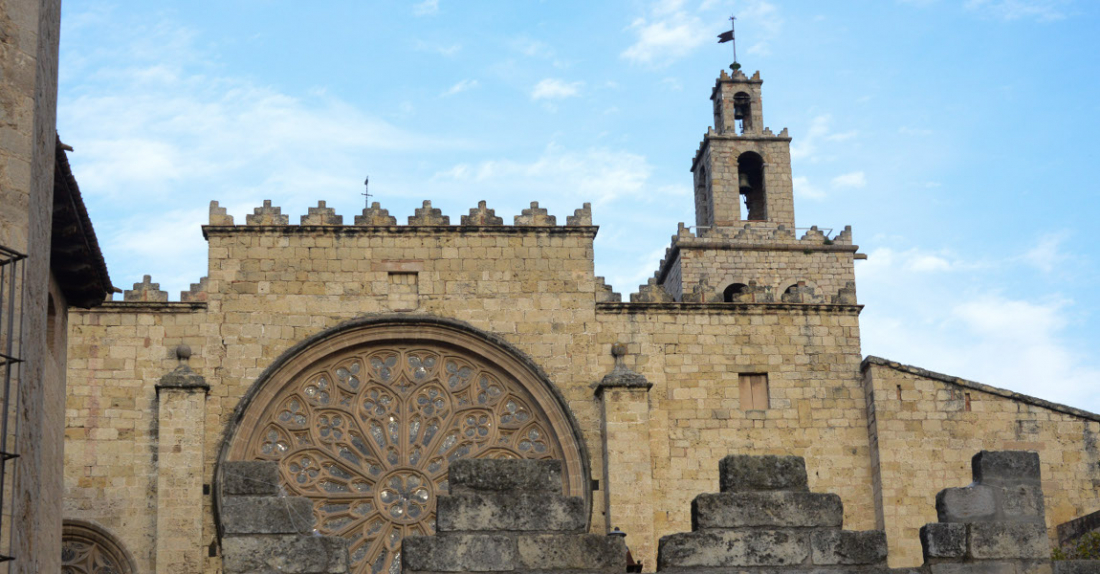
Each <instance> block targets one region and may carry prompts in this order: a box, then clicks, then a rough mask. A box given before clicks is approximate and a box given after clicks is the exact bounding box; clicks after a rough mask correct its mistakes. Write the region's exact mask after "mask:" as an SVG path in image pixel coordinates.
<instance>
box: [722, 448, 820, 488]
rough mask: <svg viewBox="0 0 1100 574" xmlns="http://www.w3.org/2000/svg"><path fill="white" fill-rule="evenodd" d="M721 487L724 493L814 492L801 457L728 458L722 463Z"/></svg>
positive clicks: (735, 456) (743, 456)
mask: <svg viewBox="0 0 1100 574" xmlns="http://www.w3.org/2000/svg"><path fill="white" fill-rule="evenodd" d="M718 485H719V488H720V489H721V491H722V492H745V491H754V490H796V491H809V489H810V488H809V486H808V485H809V483H808V481H807V478H806V461H805V460H804V459H803V458H802V457H800V456H774V455H767V456H750V455H731V456H727V457H725V458H723V459H722V460H721V462H719V463H718Z"/></svg>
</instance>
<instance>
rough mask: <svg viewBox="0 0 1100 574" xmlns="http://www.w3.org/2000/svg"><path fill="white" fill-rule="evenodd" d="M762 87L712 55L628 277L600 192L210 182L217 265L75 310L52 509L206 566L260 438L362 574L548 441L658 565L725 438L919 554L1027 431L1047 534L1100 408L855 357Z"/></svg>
mask: <svg viewBox="0 0 1100 574" xmlns="http://www.w3.org/2000/svg"><path fill="white" fill-rule="evenodd" d="M761 86H762V80H761V79H760V76H759V73H757V74H756V75H754V76H752V77H751V78H750V77H747V76H745V75H744V74H742V73H741V72H739V71H734V72H733V74H732V75H730V74H727V73H726V72H723V73H722V74H721V76H720V77H719V78H718V80H717V82H716V83H715V86H714V89H713V91H712V93H711V100H712V102H713V106H714V127H713V128H710V129H709V130H708V131H707V132H706V134H705V135H704V138H703V141H702V143H701V145H700V147H699V149H698V151H697V153H696V155H695V158H694V160H693V162H692V165H691V171H692V176H693V181H694V186H695V204H696V221H695V222H694V223H695V224H694V225H693V226H691V227H687V226H684V225H683V224H680V226H679V228H678V229H677V230H676V234H675V235H674V236H673V237H672V240H671V244H670V246H669V249H668V251H667V253H666V257H665V259H664V260H663V261H662V262H661V264H660V265H659V268H658V270H657V272H656V273H655V275H654V277H653V278H652V279H651V280H650V281H649V282H648V284H647V285H643V286H641V288H640V289H639V291H638V293H635V294H633V295H631V296H630V297H629V301H623V300H622V298H621V296H620V295H619V294H617V293H614V292H613V291H612V289H611V288H610V287H609V286H607V285H606V284H605V283H604V282H603V280H602V278H600V277H597V276H595V274H594V265H593V240H594V238H595V237H596V234H597V231H598V228H597V227H596V226H595V225H594V223H593V214H592V213H591V211H590V208H589V206H588V205H587V204H586V205H585V206H583V207H582V208H581V209H578V210H576V211H575V213H574V214H572V215H569V216H567V217H566V218H565V221H564V222H562V223H564V224H560V223H559V222H558V220H557V219H556V217H555V216H553V215H550V214H548V213H547V211H546V210H545V209H542V208H540V207H539V206H538V204H537V203H533V204H531V207H530V208H529V209H524V210H523V212H522V214H520V215H517V216H515V218H514V221H513V222H512V224H509V225H505V223H504V219H503V218H502V217H499V216H497V215H496V214H495V213H494V211H493V210H492V209H490V208H488V207H487V206H486V205H485V203H484V202H481V203H480V204H479V205H478V206H477V207H475V208H473V209H471V210H470V212H469V214H468V215H462V216H461V218H460V219H459V220H458V221H453V222H452V220H451V218H450V217H448V216H446V215H443V214H442V213H441V212H440V210H439V209H436V208H433V207H432V206H431V203H430V202H425V203H424V206H423V207H422V208H420V209H417V210H416V212H415V214H413V215H412V216H409V217H408V221H407V223H402V224H398V218H397V217H396V216H394V215H391V214H389V213H388V212H387V210H385V209H382V208H381V206H380V205H379V204H377V203H375V204H373V205H372V206H371V207H370V208H368V209H365V210H364V211H363V213H362V214H361V215H356V216H355V217H354V220H353V221H351V222H345V221H344V219H343V217H342V216H340V215H337V214H335V213H334V211H333V210H332V209H331V208H328V207H326V206H325V204H324V202H320V203H319V204H318V206H317V207H315V208H310V209H309V213H308V214H306V215H303V216H301V219H300V222H299V223H297V224H291V222H290V217H289V216H288V215H286V214H283V213H281V210H280V208H278V207H275V206H272V205H271V204H270V202H266V201H265V202H264V205H263V206H262V207H259V208H257V209H256V210H255V213H253V214H249V215H247V217H246V218H245V221H244V223H243V224H238V223H237V222H236V221H235V219H234V217H233V216H231V215H229V214H227V213H226V211H225V209H223V208H221V207H219V206H218V204H217V202H212V203H211V209H210V220H209V223H208V224H207V225H205V226H203V234H204V236H205V238H206V240H207V242H208V244H209V273H208V275H207V276H206V277H204V278H202V279H201V280H200V281H199V282H198V283H196V284H194V285H192V288H191V290H189V291H187V292H184V293H182V294H181V297H180V300H179V301H169V300H168V296H167V293H165V292H164V291H161V290H160V289H159V286H158V285H157V284H156V283H153V282H152V281H151V278H149V277H148V276H147V277H146V278H145V279H144V281H142V282H141V283H138V284H135V285H134V288H133V289H132V290H128V291H126V292H125V295H124V298H123V300H122V301H108V302H106V303H104V304H103V305H102V306H100V307H98V308H95V309H90V310H87V311H80V312H73V313H72V314H71V316H70V319H69V325H70V326H69V343H68V385H69V391H68V402H67V405H66V406H67V409H66V415H67V416H66V425H67V428H66V430H65V439H66V442H65V498H64V517H65V519H66V520H67V521H73V523H74V524H75V523H77V522H79V523H80V524H88V525H94V526H95V528H96V532H97V536H99V538H98V539H97V540H98V541H99V542H98V543H99V544H100V547H101V549H100V552H101V553H102V555H103V557H104V558H103V559H104V560H109V561H113V562H112V564H114V565H115V566H116V569H117V570H119V571H132V572H153V571H156V572H217V571H220V568H221V565H222V562H221V551H222V545H221V538H220V537H221V534H222V533H223V532H224V526H225V525H224V524H223V520H224V517H225V512H224V510H225V505H226V504H227V502H226V496H225V489H226V488H227V487H226V484H227V482H231V481H232V480H234V479H233V477H232V476H227V475H226V471H225V469H226V468H227V466H230V463H234V462H239V461H269V462H273V463H276V464H277V465H278V483H279V484H278V486H279V487H281V488H282V491H281V492H286V493H287V494H289V495H291V496H295V497H304V498H305V499H308V500H309V501H310V502H309V504H306V505H304V506H302V507H301V508H300V509H299V510H300V511H301V512H302V513H308V514H311V515H312V519H313V521H314V524H315V528H316V529H317V530H318V532H319V533H321V534H325V535H332V536H339V537H342V538H344V539H346V540H347V541H348V549H349V553H350V554H349V555H350V559H351V564H352V567H353V570H354V571H355V572H382V571H386V572H396V571H397V569H398V568H399V565H400V559H399V553H400V551H401V543H402V540H404V539H405V538H406V537H409V536H414V535H426V534H434V529H435V510H436V501H437V499H438V497H439V496H440V495H441V494H446V493H447V492H448V489H449V484H448V473H447V470H448V468H449V467H450V465H451V463H452V462H454V461H455V460H459V459H465V458H503V459H510V458H522V459H540V460H541V459H556V460H560V461H561V482H562V492H563V493H564V494H565V495H569V496H573V497H579V499H580V500H581V501H583V504H584V506H585V508H584V516H587V517H588V523H587V525H586V527H587V529H588V530H589V531H590V532H594V533H601V534H602V533H606V532H608V531H609V530H610V529H611V528H613V527H617V528H620V529H621V530H622V531H624V532H625V533H626V534H627V538H626V543H627V545H628V546H629V547H630V549H631V552H632V554H633V556H634V557H635V558H636V559H638V560H641V561H642V562H643V564H644V567H645V570H646V571H652V570H653V568H654V567H655V566H656V564H657V560H656V552H657V541H658V539H659V538H660V537H661V536H664V535H668V534H672V533H675V532H682V531H686V530H690V527H691V517H690V513H689V508H690V506H691V500H692V499H693V498H694V497H695V496H696V495H697V494H699V493H703V492H712V491H714V490H715V487H716V485H717V484H718V478H719V477H718V467H719V461H720V460H721V459H722V458H723V457H726V456H727V455H730V454H745V455H765V454H781V455H795V456H799V457H802V458H804V459H805V464H806V468H807V469H809V475H808V478H807V480H808V486H809V488H811V489H812V490H813V491H815V492H823V493H832V494H836V495H839V496H840V498H841V499H842V500H843V503H844V504H843V523H844V526H845V528H847V529H851V530H870V529H880V530H885V532H886V536H887V540H888V544H889V548H890V563H891V565H892V566H912V565H916V564H919V563H920V561H921V546H920V541H919V539H918V535H917V530H918V529H919V527H920V526H922V525H924V524H925V523H928V522H935V521H936V518H937V517H936V511H935V504H934V501H935V496H936V493H937V492H938V491H939V490H941V489H944V488H947V487H953V486H958V485H961V484H966V483H967V482H969V480H970V460H971V457H972V456H973V455H974V454H975V453H977V452H978V451H980V450H983V449H984V450H1032V451H1036V452H1038V453H1039V457H1040V461H1041V468H1042V476H1043V483H1042V487H1043V490H1044V492H1045V513H1046V522H1047V526H1048V528H1049V529H1050V532H1051V536H1052V537H1053V536H1054V531H1055V527H1056V526H1057V525H1059V524H1062V523H1064V522H1067V521H1069V520H1071V519H1074V518H1077V517H1080V516H1084V515H1086V514H1088V513H1091V512H1094V511H1096V510H1098V509H1100V500H1098V499H1097V495H1096V488H1097V486H1098V485H1100V451H1098V450H1097V433H1098V432H1100V416H1098V415H1095V414H1092V413H1088V412H1085V411H1081V410H1078V409H1074V408H1070V407H1067V406H1063V405H1057V404H1053V403H1048V402H1045V401H1042V400H1039V399H1035V398H1032V397H1026V396H1022V395H1017V394H1014V393H1011V392H1009V391H1005V390H1001V389H997V388H994V387H988V386H985V385H981V384H978V383H974V382H970V381H965V380H961V379H958V378H954V377H950V376H946V375H941V374H937V373H933V372H930V371H925V370H922V369H918V368H915V367H909V366H905V365H899V364H896V363H892V362H889V361H886V360H883V359H879V358H875V357H867V358H864V357H863V356H862V354H861V351H860V332H859V314H860V311H861V309H862V306H861V305H860V304H859V303H858V302H857V299H856V289H855V273H854V265H855V261H856V260H858V259H862V258H863V255H862V254H860V253H859V251H858V246H856V245H855V244H853V238H852V231H851V229H850V228H845V229H844V230H843V231H841V232H840V233H838V234H835V235H832V234H829V235H827V234H826V233H824V232H822V231H820V230H818V228H816V227H811V228H809V229H808V230H805V229H797V231H796V227H795V218H794V200H793V188H792V177H791V163H790V142H791V138H790V137H789V136H788V134H787V131H786V130H783V131H781V132H779V133H778V134H777V133H773V132H772V131H771V130H770V129H769V128H767V127H765V126H764V115H763V107H762V97H761Z"/></svg>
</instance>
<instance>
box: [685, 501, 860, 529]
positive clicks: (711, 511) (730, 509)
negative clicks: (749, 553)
mask: <svg viewBox="0 0 1100 574" xmlns="http://www.w3.org/2000/svg"><path fill="white" fill-rule="evenodd" d="M843 522H844V505H843V504H842V503H841V501H840V497H839V496H837V495H835V494H827V493H817V492H724V493H721V494H700V495H699V496H696V497H695V500H692V501H691V524H692V529H693V530H700V529H704V528H744V527H787V528H797V527H811V526H813V527H831V528H840V527H841V526H842V525H843Z"/></svg>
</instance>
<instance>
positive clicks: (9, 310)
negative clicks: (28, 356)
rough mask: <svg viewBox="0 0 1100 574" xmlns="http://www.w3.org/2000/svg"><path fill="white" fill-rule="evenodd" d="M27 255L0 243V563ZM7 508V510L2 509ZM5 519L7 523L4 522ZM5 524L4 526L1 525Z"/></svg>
mask: <svg viewBox="0 0 1100 574" xmlns="http://www.w3.org/2000/svg"><path fill="white" fill-rule="evenodd" d="M26 259H27V256H26V255H24V254H22V253H19V252H18V251H14V250H12V249H8V248H7V247H4V246H2V245H0V400H3V402H2V403H0V406H2V407H3V410H2V411H0V531H3V530H7V531H8V534H9V537H8V539H7V540H3V541H0V563H2V562H7V561H9V560H14V559H15V557H14V556H11V537H10V535H11V530H12V528H11V527H12V525H11V520H10V518H9V517H8V515H9V514H10V513H11V506H10V504H7V503H9V502H10V500H9V497H10V496H11V494H12V493H11V492H10V488H11V485H9V484H8V480H7V477H8V461H10V460H12V459H14V458H17V457H18V456H19V454H17V453H16V452H15V446H14V444H15V434H16V433H17V432H18V429H16V428H12V426H10V425H9V424H8V422H9V418H11V417H13V416H14V413H15V411H16V407H17V402H18V400H17V397H18V392H17V389H16V392H15V393H14V394H13V390H12V389H13V384H14V385H16V386H17V385H18V381H19V365H20V363H22V362H23V360H22V359H21V358H20V355H22V335H23V280H24V278H23V273H24V271H23V268H24V263H25V261H26ZM5 510H6V512H5ZM5 520H7V521H8V524H7V525H5V524H3V521H5ZM4 526H7V528H4Z"/></svg>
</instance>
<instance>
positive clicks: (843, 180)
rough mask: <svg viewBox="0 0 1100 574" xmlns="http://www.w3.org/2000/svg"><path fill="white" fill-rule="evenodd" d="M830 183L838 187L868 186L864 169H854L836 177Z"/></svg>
mask: <svg viewBox="0 0 1100 574" xmlns="http://www.w3.org/2000/svg"><path fill="white" fill-rule="evenodd" d="M830 183H831V184H832V186H833V187H837V188H862V187H867V177H866V176H865V175H864V174H863V172H862V171H853V172H851V173H845V174H843V175H838V176H836V177H834V178H833V180H832V182H830Z"/></svg>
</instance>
